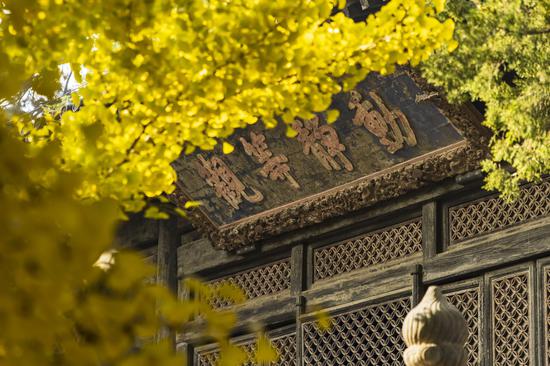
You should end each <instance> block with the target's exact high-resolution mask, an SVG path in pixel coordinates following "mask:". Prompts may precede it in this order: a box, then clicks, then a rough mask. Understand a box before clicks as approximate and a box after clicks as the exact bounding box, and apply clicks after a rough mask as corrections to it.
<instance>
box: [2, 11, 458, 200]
mask: <svg viewBox="0 0 550 366" xmlns="http://www.w3.org/2000/svg"><path fill="white" fill-rule="evenodd" d="M443 2H444V0H433V1H426V0H392V1H390V2H389V3H388V4H387V5H385V6H384V7H383V8H382V9H381V10H380V11H379V12H377V13H376V14H374V15H371V16H369V17H368V19H367V21H366V22H359V23H354V22H353V20H351V19H350V18H347V17H346V16H345V15H344V13H343V12H342V11H341V10H342V7H343V6H344V3H345V1H340V2H339V3H334V2H333V1H330V0H302V1H293V0H285V1H269V0H254V1H252V0H231V1H229V0H208V1H204V0H186V1H181V0H148V1H143V0H117V1H102V0H85V1H82V0H78V1H77V0H40V1H31V0H28V1H21V0H3V1H2V2H1V3H2V9H3V11H2V13H0V20H1V23H0V46H1V47H0V70H2V71H0V98H8V99H9V98H10V97H11V96H13V95H14V94H15V93H16V92H17V91H18V90H20V88H21V86H22V85H23V84H24V83H29V80H31V82H30V85H31V86H32V87H33V89H34V90H35V91H37V92H38V93H40V94H42V95H44V96H46V97H52V96H54V94H55V92H56V90H58V89H59V88H60V86H59V65H62V64H69V65H71V67H72V71H73V73H74V75H75V76H76V77H77V79H79V81H81V80H80V75H81V73H82V71H83V70H86V76H85V84H83V85H82V87H81V88H80V89H79V90H78V92H76V93H75V94H74V95H73V98H72V100H73V103H75V104H76V105H78V106H80V103H81V101H82V106H80V109H79V111H78V112H77V113H63V114H62V115H56V113H44V114H42V115H41V116H40V117H39V118H30V117H29V115H28V114H16V115H12V116H10V119H11V121H12V123H13V124H14V125H15V126H16V127H17V130H18V133H19V134H20V135H21V136H23V137H24V138H25V139H26V141H28V142H32V143H33V144H36V145H43V144H44V143H45V142H47V141H54V140H57V141H59V142H60V145H61V147H62V157H61V158H60V159H59V161H58V163H59V166H60V168H61V169H63V170H66V171H78V172H80V174H82V175H84V176H85V178H84V180H83V183H82V185H81V186H80V187H79V190H78V194H79V196H81V197H83V198H91V199H98V198H102V197H114V198H116V199H117V200H119V201H120V202H121V203H122V204H123V206H124V208H125V209H126V210H132V211H137V210H140V209H141V208H143V205H144V202H145V200H144V199H145V198H146V197H155V196H158V195H161V194H163V193H170V192H172V190H173V189H174V181H175V179H176V175H175V172H174V170H173V169H172V168H171V166H170V163H171V162H172V161H174V160H175V159H176V158H177V157H178V156H179V155H180V153H182V150H183V151H184V152H187V153H188V152H190V151H192V150H193V149H195V148H196V147H199V148H201V149H212V148H213V147H214V146H215V145H216V144H217V143H218V142H220V141H223V139H224V138H225V137H228V136H229V135H230V134H231V133H232V132H233V131H234V130H235V129H236V128H241V127H245V126H246V125H247V124H253V123H256V122H258V121H260V120H261V121H263V123H264V124H265V126H267V127H273V126H274V125H275V124H276V123H277V120H278V119H280V120H281V121H283V122H284V123H290V122H292V121H293V119H294V118H295V117H302V118H310V117H312V115H313V114H312V113H315V112H321V111H324V110H326V109H327V108H328V107H329V105H330V102H331V96H332V95H333V94H335V93H338V92H340V91H342V90H348V89H350V88H352V87H353V86H354V85H355V84H356V83H357V82H358V81H360V80H362V79H363V78H364V77H365V76H366V75H367V74H368V73H369V72H371V71H376V72H380V73H382V74H384V73H389V72H391V71H392V70H393V68H394V66H395V65H396V64H405V63H407V62H409V61H410V62H411V63H412V64H413V65H414V64H417V63H418V62H419V61H421V60H425V59H426V58H427V57H428V56H429V55H430V54H431V53H432V51H433V50H434V49H436V48H438V47H441V46H446V47H448V48H450V49H452V48H454V47H455V46H456V42H455V41H453V40H452V34H453V27H454V24H453V22H452V21H451V20H447V21H445V22H440V21H438V20H437V18H436V16H437V14H438V13H439V12H441V11H442V10H443ZM331 117H332V119H335V118H336V117H337V115H336V113H332V114H331ZM288 133H289V135H292V134H293V131H292V130H291V129H289V130H288ZM231 149H232V147H231V146H230V145H228V144H227V143H224V150H225V151H226V152H229V151H231Z"/></svg>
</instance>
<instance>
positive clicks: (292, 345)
mask: <svg viewBox="0 0 550 366" xmlns="http://www.w3.org/2000/svg"><path fill="white" fill-rule="evenodd" d="M271 342H272V344H273V346H274V347H275V348H276V349H277V351H278V352H279V360H278V361H277V362H274V363H271V364H270V365H272V366H296V334H295V333H292V334H288V335H285V336H282V337H278V338H273V339H271ZM239 346H241V347H243V349H244V351H245V352H246V354H247V356H248V361H247V363H246V364H245V365H244V366H253V365H256V364H255V363H254V352H255V350H256V343H255V340H251V341H248V342H243V343H240V344H239ZM219 358H220V353H219V350H217V349H214V350H212V351H208V352H202V353H201V352H199V353H198V354H197V361H198V363H197V365H198V366H217V364H218V363H217V362H218V360H219Z"/></svg>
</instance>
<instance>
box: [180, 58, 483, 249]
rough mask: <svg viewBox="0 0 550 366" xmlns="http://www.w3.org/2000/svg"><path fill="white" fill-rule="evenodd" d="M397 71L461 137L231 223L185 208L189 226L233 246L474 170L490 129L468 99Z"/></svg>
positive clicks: (223, 246)
mask: <svg viewBox="0 0 550 366" xmlns="http://www.w3.org/2000/svg"><path fill="white" fill-rule="evenodd" d="M399 72H401V73H404V74H406V75H407V76H409V77H410V78H411V79H412V80H413V81H414V82H415V83H416V85H417V86H418V87H419V88H420V89H421V90H422V91H423V92H424V94H425V95H427V96H428V97H429V100H430V102H432V103H434V104H435V106H436V107H437V108H438V109H439V111H440V112H442V114H443V115H444V116H445V117H447V118H448V119H449V121H450V122H451V124H452V125H453V126H454V127H455V128H456V129H457V130H458V131H459V132H460V133H461V135H462V136H463V137H464V140H462V141H460V142H458V143H455V144H452V145H449V146H447V147H444V148H441V149H438V150H434V151H432V152H430V153H428V154H426V155H423V156H420V157H417V158H413V159H410V160H407V161H405V162H403V163H399V164H397V165H394V166H392V167H389V168H386V169H383V170H381V171H378V172H375V173H373V174H370V175H367V176H364V177H363V178H360V179H357V180H355V181H352V182H349V183H347V184H343V185H341V186H337V187H335V188H332V189H329V190H327V191H325V192H322V193H320V194H315V195H311V196H308V197H306V198H303V199H299V200H297V201H294V202H291V203H289V204H286V205H283V206H281V207H277V208H274V209H270V210H266V211H264V212H262V213H260V214H258V215H254V216H252V217H249V218H246V219H243V220H239V221H236V222H234V223H230V224H226V225H221V226H216V225H215V224H214V223H213V222H212V221H211V220H210V219H209V218H208V217H207V215H206V214H205V213H203V212H202V211H201V210H200V209H197V208H193V209H190V210H188V213H189V214H188V219H189V220H190V221H191V223H192V224H193V226H195V227H196V228H197V229H198V230H199V231H200V232H201V233H202V234H203V235H205V236H206V237H208V238H209V239H210V240H211V241H212V243H213V245H214V246H215V247H216V248H219V249H224V250H228V251H235V250H238V249H240V248H243V247H246V246H250V245H253V244H254V243H256V242H259V241H261V240H263V239H266V238H269V237H273V236H276V235H279V234H283V233H285V232H289V231H292V230H296V229H301V228H304V227H307V226H310V225H314V224H318V223H321V222H323V221H325V220H327V219H331V218H335V217H337V216H341V215H345V214H348V213H350V212H353V211H356V210H359V209H362V208H365V207H368V206H371V205H373V204H375V203H377V202H380V201H384V200H388V199H391V198H396V197H398V196H401V195H403V194H405V193H407V192H411V191H413V190H416V189H419V188H422V187H424V186H427V185H428V184H430V183H435V182H438V181H441V180H443V179H445V178H448V177H453V176H456V175H459V174H464V173H466V172H469V171H472V170H475V169H477V168H478V167H479V162H480V161H481V160H482V159H483V158H484V157H486V156H487V154H488V150H487V142H488V138H489V136H490V133H489V132H488V130H487V129H485V128H484V127H482V126H481V120H482V118H481V116H480V115H479V113H477V112H476V111H475V110H474V108H473V106H472V105H470V104H465V105H461V106H456V105H452V104H449V103H448V102H447V101H446V100H445V99H444V98H441V97H440V95H442V94H443V93H442V92H441V91H440V90H438V89H437V88H435V87H433V86H432V85H430V84H428V83H427V82H426V81H425V80H424V79H423V78H422V77H420V76H419V74H418V72H416V71H414V70H412V69H410V68H401V69H400V70H399ZM171 198H172V201H173V202H174V203H175V204H176V205H179V206H182V204H183V203H184V202H186V201H188V200H191V197H188V196H187V195H186V194H185V192H184V191H183V190H182V189H181V187H179V186H178V187H177V188H176V190H175V192H174V193H173V194H172V195H171Z"/></svg>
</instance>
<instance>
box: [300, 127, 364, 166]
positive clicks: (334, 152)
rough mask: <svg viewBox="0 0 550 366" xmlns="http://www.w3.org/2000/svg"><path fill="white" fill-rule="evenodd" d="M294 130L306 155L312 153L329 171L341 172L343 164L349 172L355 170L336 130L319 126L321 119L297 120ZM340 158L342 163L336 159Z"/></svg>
mask: <svg viewBox="0 0 550 366" xmlns="http://www.w3.org/2000/svg"><path fill="white" fill-rule="evenodd" d="M292 128H293V129H294V130H295V131H296V132H297V133H298V134H297V136H296V139H297V140H298V141H299V142H301V143H302V145H303V151H304V154H306V155H309V154H310V153H312V154H313V155H314V156H315V157H316V158H317V160H319V162H320V163H321V165H323V167H324V168H325V169H327V170H340V169H341V166H340V164H342V165H343V166H344V168H345V169H346V170H347V171H352V170H353V164H352V163H351V161H349V160H348V158H347V157H346V155H344V151H345V150H346V147H345V146H344V145H343V144H341V143H340V139H339V138H338V134H337V133H336V130H335V129H334V128H333V127H332V126H329V125H322V126H320V125H319V117H317V116H315V117H313V118H312V119H310V120H306V121H300V120H295V121H294V123H293V124H292ZM335 157H338V159H339V160H340V163H338V162H337V161H336V159H335Z"/></svg>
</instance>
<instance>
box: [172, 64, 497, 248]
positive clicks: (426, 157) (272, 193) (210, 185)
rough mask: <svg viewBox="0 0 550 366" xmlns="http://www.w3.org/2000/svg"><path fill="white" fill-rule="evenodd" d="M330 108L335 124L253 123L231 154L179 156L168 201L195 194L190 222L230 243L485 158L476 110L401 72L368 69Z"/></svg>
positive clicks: (314, 219) (381, 196)
mask: <svg viewBox="0 0 550 366" xmlns="http://www.w3.org/2000/svg"><path fill="white" fill-rule="evenodd" d="M424 95H430V97H429V98H422V97H418V96H424ZM331 108H332V109H337V110H338V111H339V112H340V117H339V118H338V120H337V121H336V122H335V123H333V124H328V123H327V121H326V114H325V113H319V114H318V115H317V116H315V117H314V118H312V119H310V120H300V119H296V120H295V122H294V123H293V127H294V129H295V130H296V132H297V133H298V134H297V136H296V137H295V138H288V137H286V133H285V132H286V126H284V125H279V126H277V127H276V128H274V129H269V130H266V129H264V128H263V126H261V125H260V124H257V125H252V126H249V127H248V128H246V129H244V130H238V131H236V132H235V134H234V136H232V137H231V138H230V139H229V141H228V142H229V143H231V144H233V145H234V146H235V147H236V148H235V151H234V152H233V153H231V154H229V155H223V154H222V152H221V151H220V150H218V149H219V148H217V149H216V150H214V151H199V152H196V153H194V154H192V155H189V156H182V157H181V158H180V159H178V160H177V161H175V162H174V163H173V165H174V167H175V169H176V171H177V173H178V185H177V186H178V189H177V191H176V193H175V194H174V195H173V196H172V199H173V200H174V202H176V204H178V205H183V204H184V202H185V201H187V200H196V201H201V203H202V205H201V206H200V207H199V208H197V209H194V210H193V211H192V212H190V213H189V217H190V219H191V221H192V222H193V224H194V225H195V226H196V227H198V228H199V229H201V230H202V231H203V233H204V234H205V235H207V236H209V238H210V239H211V240H212V241H213V243H214V244H215V245H216V246H217V247H220V248H224V249H227V250H234V249H237V248H239V247H242V246H246V245H250V244H252V243H254V242H256V241H258V240H261V239H263V238H266V237H270V236H274V235H277V234H280V233H283V232H286V231H289V230H294V229H298V228H302V227H305V226H308V225H311V224H316V223H320V222H322V221H324V220H326V219H329V218H332V217H335V216H339V215H344V214H346V213H349V212H352V211H355V210H357V209H360V208H364V207H367V206H369V205H371V204H373V203H376V202H379V201H381V200H385V199H390V198H394V197H397V196H399V195H401V194H403V193H405V192H407V191H410V190H414V189H417V188H420V187H422V186H425V185H426V184H429V183H430V182H437V181H439V180H441V179H445V178H447V177H451V176H453V175H456V174H461V173H465V172H467V171H469V170H472V169H476V168H477V167H478V162H479V161H480V160H481V158H482V157H483V156H485V150H483V149H482V148H481V147H482V146H484V144H485V141H486V137H485V135H484V134H483V133H482V132H481V131H482V130H480V128H479V127H478V123H479V120H477V119H476V115H475V113H472V111H471V110H470V109H469V108H467V107H457V106H450V105H449V104H447V103H446V102H445V101H444V100H443V99H442V98H441V97H440V93H438V92H437V91H435V90H434V89H433V88H431V87H430V86H429V85H427V84H425V83H424V82H423V80H422V79H420V78H419V77H418V76H417V75H416V74H415V73H413V72H411V71H409V70H407V69H402V70H401V71H400V72H397V73H396V74H394V75H392V76H390V77H381V76H378V75H374V74H373V75H370V76H369V77H367V78H366V79H365V80H364V81H363V82H361V83H359V85H358V86H357V87H356V88H355V89H354V91H352V92H347V93H342V94H339V95H336V96H335V97H334V99H333V104H332V107H331Z"/></svg>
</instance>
